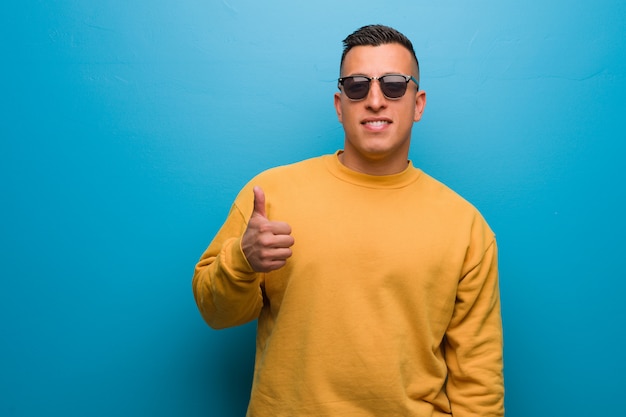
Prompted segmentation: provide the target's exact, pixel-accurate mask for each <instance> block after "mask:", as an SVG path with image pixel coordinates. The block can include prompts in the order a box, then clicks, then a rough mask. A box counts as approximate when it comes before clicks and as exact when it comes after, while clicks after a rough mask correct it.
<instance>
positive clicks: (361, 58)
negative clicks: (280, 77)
mask: <svg viewBox="0 0 626 417" xmlns="http://www.w3.org/2000/svg"><path fill="white" fill-rule="evenodd" d="M416 72H417V67H416V64H415V61H414V59H413V55H412V54H411V52H409V50H407V49H406V48H405V47H403V46H402V45H400V44H395V43H393V44H386V45H380V46H356V47H354V48H352V49H351V50H350V51H349V52H348V53H347V54H346V56H345V59H344V62H343V66H342V70H341V76H342V77H346V76H350V75H366V76H368V77H380V76H382V75H385V74H404V75H413V76H415V77H417V73H416ZM425 105H426V94H425V93H424V92H423V91H417V86H416V84H415V83H414V82H413V81H409V83H408V86H407V91H406V93H405V94H404V96H402V97H401V98H399V99H393V100H392V99H388V98H386V97H385V96H384V95H383V93H382V91H381V90H380V85H379V82H378V81H377V80H372V81H371V83H370V90H369V93H368V95H367V96H366V97H365V98H364V99H363V100H359V101H353V100H350V99H349V98H348V97H347V96H346V95H345V93H343V92H339V93H336V94H335V110H336V111H337V117H338V118H339V121H340V122H341V124H342V125H343V129H344V132H345V143H344V152H343V154H341V155H340V158H341V160H342V162H343V163H344V165H346V166H347V167H348V168H352V169H354V170H356V171H360V172H365V173H369V174H375V175H384V174H393V173H397V172H401V171H403V170H404V169H405V168H406V166H407V160H408V154H409V145H410V142H411V129H412V127H413V123H414V122H417V121H419V120H420V119H421V117H422V112H423V111H424V107H425Z"/></svg>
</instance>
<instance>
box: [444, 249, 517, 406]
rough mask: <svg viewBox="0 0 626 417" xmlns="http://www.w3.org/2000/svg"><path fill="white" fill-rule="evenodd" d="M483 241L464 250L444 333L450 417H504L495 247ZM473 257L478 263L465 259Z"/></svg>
mask: <svg viewBox="0 0 626 417" xmlns="http://www.w3.org/2000/svg"><path fill="white" fill-rule="evenodd" d="M485 240H486V239H485ZM487 242H488V243H486V246H487V247H486V249H483V248H480V249H472V248H470V250H469V251H468V260H469V262H468V270H467V271H464V274H463V276H462V278H461V280H460V281H459V287H458V290H457V301H456V305H455V310H454V314H453V316H452V320H451V323H450V326H449V328H448V331H447V333H446V346H445V349H446V362H447V365H448V372H449V376H448V382H447V387H446V388H447V393H448V398H449V399H450V404H451V407H452V415H453V416H454V417H470V416H471V417H502V416H504V382H503V374H502V366H503V365H502V320H501V316H500V296H499V289H498V261H497V246H496V242H495V240H493V237H492V238H491V239H490V240H487ZM489 242H490V243H489ZM479 246H483V245H479ZM472 252H476V255H473V254H472ZM481 255H482V256H481ZM475 256H481V257H480V259H478V263H475V262H476V261H472V260H471V259H472V258H473V257H475ZM472 265H474V266H472Z"/></svg>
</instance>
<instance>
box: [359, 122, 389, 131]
mask: <svg viewBox="0 0 626 417" xmlns="http://www.w3.org/2000/svg"><path fill="white" fill-rule="evenodd" d="M391 123H392V122H391V120H389V119H366V120H363V121H362V122H361V124H362V125H363V126H365V127H366V128H368V129H371V130H382V129H385V128H386V127H387V126H389V125H390V124H391Z"/></svg>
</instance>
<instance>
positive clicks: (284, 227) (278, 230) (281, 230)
mask: <svg viewBox="0 0 626 417" xmlns="http://www.w3.org/2000/svg"><path fill="white" fill-rule="evenodd" d="M268 228H269V230H270V231H271V232H272V233H273V234H274V235H290V234H291V226H289V224H288V223H285V222H270V223H269V224H268Z"/></svg>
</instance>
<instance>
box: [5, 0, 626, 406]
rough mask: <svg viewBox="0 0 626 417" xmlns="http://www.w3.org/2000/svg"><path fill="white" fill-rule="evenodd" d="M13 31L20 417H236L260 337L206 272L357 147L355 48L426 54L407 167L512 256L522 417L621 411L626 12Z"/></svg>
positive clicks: (265, 18)
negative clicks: (225, 326)
mask: <svg viewBox="0 0 626 417" xmlns="http://www.w3.org/2000/svg"><path fill="white" fill-rule="evenodd" d="M13 3H14V4H8V5H5V6H4V7H3V12H2V14H1V16H0V23H1V24H0V35H1V38H0V39H1V42H0V53H1V56H2V64H1V65H0V74H1V75H2V77H1V78H0V105H1V106H2V107H1V112H0V140H1V142H0V175H1V178H2V179H1V183H0V184H1V185H0V187H1V188H0V195H1V196H2V203H0V268H1V269H0V274H1V281H0V320H1V322H0V323H1V327H0V340H1V341H0V415H2V416H20V417H21V416H34V415H47V416H64V417H69V416H85V415H88V416H111V415H116V416H139V415H146V416H237V415H242V414H243V410H245V406H246V400H247V395H248V390H249V384H250V377H251V369H252V364H253V358H252V355H253V350H254V346H253V344H254V324H251V325H247V326H244V327H242V328H237V329H229V330H224V331H220V332H216V331H212V330H210V329H209V328H208V327H207V326H206V325H205V324H204V323H203V322H202V320H201V318H200V316H199V314H198V313H197V311H196V309H195V305H194V303H193V299H192V295H191V286H190V280H191V274H192V270H193V265H194V264H195V262H196V260H197V259H198V257H199V256H200V254H201V253H202V251H203V250H204V249H205V247H206V245H208V243H209V241H210V240H211V237H212V235H213V234H214V233H215V232H216V231H217V229H218V227H219V226H220V224H221V223H222V221H223V220H224V218H225V216H226V213H227V211H228V208H229V206H230V203H231V202H232V199H233V198H234V196H235V195H236V193H237V191H238V190H239V188H240V187H241V186H242V185H243V184H244V183H245V182H246V181H247V180H248V179H249V178H250V177H251V176H252V175H254V174H256V173H257V172H259V171H261V170H263V169H265V168H268V167H271V166H275V165H278V164H283V163H287V162H292V161H296V160H300V159H303V158H306V157H309V156H315V155H319V154H322V153H329V152H333V151H335V150H336V149H338V148H340V147H341V145H342V130H341V126H340V125H339V124H338V122H337V121H336V117H335V114H334V109H333V107H332V94H333V93H334V91H335V89H336V81H335V80H336V77H337V75H338V68H337V67H338V61H339V56H340V53H341V40H342V39H343V38H344V37H345V36H346V35H347V34H348V33H350V32H351V31H352V30H354V29H356V28H357V27H359V26H362V25H364V24H368V23H384V24H389V25H392V26H395V27H397V28H398V29H400V30H401V31H403V32H405V33H406V34H407V35H408V36H409V37H410V38H411V39H412V40H413V41H414V44H415V48H416V51H417V53H418V56H419V57H420V61H421V64H422V83H421V86H422V88H423V89H424V90H426V92H427V94H428V106H427V109H426V113H425V115H424V118H423V120H422V122H420V123H418V124H417V125H416V126H415V129H414V135H413V137H414V143H413V149H412V152H411V158H412V159H413V161H414V162H415V164H416V165H417V166H419V167H421V168H423V169H424V170H425V171H427V172H428V173H430V174H431V175H433V176H435V177H436V178H439V179H441V180H442V181H444V182H446V183H447V184H448V185H450V186H451V187H453V188H454V189H455V190H456V191H457V192H459V193H460V194H462V195H463V196H465V197H466V198H467V199H469V200H470V201H472V202H473V203H474V204H475V205H476V206H477V207H478V208H479V209H480V210H481V211H482V212H483V214H484V215H485V216H486V217H487V219H488V220H489V222H490V224H491V225H492V227H493V229H494V230H495V231H496V233H497V235H498V239H499V243H500V254H501V289H502V300H503V316H504V325H505V343H506V347H505V362H506V387H507V398H506V405H507V415H508V417H528V416H533V417H543V416H545V417H553V416H590V415H598V414H607V413H609V414H610V413H613V412H614V411H615V410H620V409H624V405H625V403H624V397H623V395H622V394H621V388H623V386H624V377H623V375H624V374H626V361H625V360H624V358H623V355H622V349H621V346H622V345H623V344H624V342H626V340H625V331H624V329H623V327H624V325H623V323H624V321H626V313H625V308H624V305H623V300H622V294H623V293H624V291H625V290H626V283H625V282H626V275H625V273H624V270H625V269H624V262H623V259H624V253H625V252H626V243H625V240H624V232H625V231H626V221H625V220H624V213H626V203H624V198H625V197H626V191H625V190H626V187H625V186H624V180H625V179H626V175H625V174H624V167H623V165H624V156H625V154H626V146H625V145H624V142H625V139H626V123H625V121H624V120H625V119H624V114H625V113H626V105H625V102H624V92H625V91H626V26H625V25H624V16H626V6H625V5H624V3H623V2H620V1H618V0H598V1H591V0H582V1H581V2H576V3H575V4H574V3H571V2H566V1H564V0H555V1H551V2H544V1H539V0H531V1H526V2H512V1H504V2H502V1H474V2H453V1H438V2H425V1H396V2H380V1H370V0H362V1H359V2H353V1H345V2H336V1H330V0H317V1H313V2H308V3H304V4H297V2H293V1H284V0H279V1H273V2H271V4H269V5H268V4H265V3H267V2H259V1H253V0H228V1H197V0H191V1H186V2H174V1H155V2H126V1H121V0H114V1H107V2H99V1H88V0H87V1H76V0H74V1H58V2H44V1H34V0H27V1H21V2H13Z"/></svg>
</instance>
